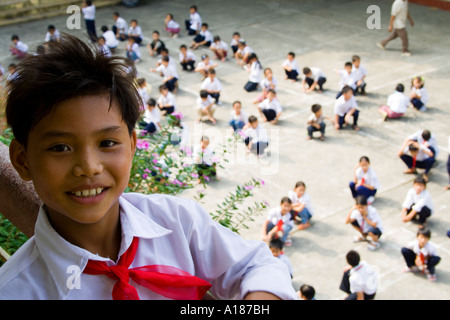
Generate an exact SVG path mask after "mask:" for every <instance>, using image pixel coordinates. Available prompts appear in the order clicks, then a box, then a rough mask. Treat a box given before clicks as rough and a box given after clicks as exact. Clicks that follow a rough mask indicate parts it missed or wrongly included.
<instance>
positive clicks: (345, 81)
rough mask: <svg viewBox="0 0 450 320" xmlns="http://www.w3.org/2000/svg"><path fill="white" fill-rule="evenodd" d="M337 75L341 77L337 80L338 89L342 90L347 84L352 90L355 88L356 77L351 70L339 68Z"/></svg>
mask: <svg viewBox="0 0 450 320" xmlns="http://www.w3.org/2000/svg"><path fill="white" fill-rule="evenodd" d="M339 76H340V78H341V79H340V80H339V90H342V88H343V87H344V86H349V87H351V88H352V89H353V90H355V89H356V78H355V74H354V73H353V72H350V73H348V72H347V70H345V69H342V70H339Z"/></svg>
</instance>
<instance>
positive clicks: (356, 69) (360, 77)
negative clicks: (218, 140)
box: [352, 55, 368, 95]
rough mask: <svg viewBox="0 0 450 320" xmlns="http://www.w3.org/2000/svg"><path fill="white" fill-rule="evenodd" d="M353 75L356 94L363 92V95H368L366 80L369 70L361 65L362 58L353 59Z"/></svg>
mask: <svg viewBox="0 0 450 320" xmlns="http://www.w3.org/2000/svg"><path fill="white" fill-rule="evenodd" d="M352 64H353V66H352V73H353V77H354V79H355V81H356V88H355V94H356V93H358V92H361V94H362V95H366V85H367V83H366V82H365V79H366V77H367V74H368V72H367V69H366V67H364V66H363V65H361V58H360V57H359V56H357V55H354V56H353V57H352Z"/></svg>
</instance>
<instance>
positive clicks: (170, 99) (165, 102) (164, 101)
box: [157, 84, 177, 115]
mask: <svg viewBox="0 0 450 320" xmlns="http://www.w3.org/2000/svg"><path fill="white" fill-rule="evenodd" d="M159 92H160V93H161V95H160V96H159V98H158V101H157V103H158V108H159V110H161V111H162V113H163V115H168V114H172V113H173V112H175V111H176V110H177V106H176V102H175V96H174V95H173V94H172V92H170V90H169V88H168V87H167V85H165V84H163V85H160V86H159Z"/></svg>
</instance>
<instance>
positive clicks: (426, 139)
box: [422, 130, 431, 141]
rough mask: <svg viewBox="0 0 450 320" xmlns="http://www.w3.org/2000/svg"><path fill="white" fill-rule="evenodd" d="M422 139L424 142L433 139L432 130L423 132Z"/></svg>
mask: <svg viewBox="0 0 450 320" xmlns="http://www.w3.org/2000/svg"><path fill="white" fill-rule="evenodd" d="M422 138H423V140H425V141H428V140H430V138H431V132H430V130H423V131H422Z"/></svg>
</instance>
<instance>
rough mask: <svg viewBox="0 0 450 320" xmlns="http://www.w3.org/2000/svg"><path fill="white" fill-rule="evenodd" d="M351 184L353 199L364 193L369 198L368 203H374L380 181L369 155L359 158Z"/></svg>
mask: <svg viewBox="0 0 450 320" xmlns="http://www.w3.org/2000/svg"><path fill="white" fill-rule="evenodd" d="M349 186H350V191H351V192H352V196H353V199H355V198H356V197H358V196H360V195H363V196H365V197H366V198H367V203H368V204H369V205H370V204H372V202H373V201H374V197H375V194H376V193H377V190H378V189H379V188H380V182H379V181H378V177H377V174H376V173H375V170H374V169H373V168H372V167H371V166H370V160H369V158H368V157H366V156H362V157H361V158H360V159H359V162H358V164H357V165H356V166H355V169H354V179H353V181H352V182H350V185H349Z"/></svg>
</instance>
